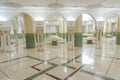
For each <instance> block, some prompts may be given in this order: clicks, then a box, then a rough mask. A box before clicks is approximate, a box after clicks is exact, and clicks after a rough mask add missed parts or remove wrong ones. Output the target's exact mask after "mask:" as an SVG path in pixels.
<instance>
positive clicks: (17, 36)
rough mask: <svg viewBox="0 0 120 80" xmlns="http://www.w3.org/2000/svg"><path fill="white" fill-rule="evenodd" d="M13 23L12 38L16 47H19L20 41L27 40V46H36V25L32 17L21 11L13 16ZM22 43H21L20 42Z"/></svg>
mask: <svg viewBox="0 0 120 80" xmlns="http://www.w3.org/2000/svg"><path fill="white" fill-rule="evenodd" d="M11 24H12V31H11V34H12V39H13V40H14V42H15V44H16V47H18V43H19V42H18V41H21V40H22V39H23V40H22V42H23V43H24V42H26V43H25V44H26V48H34V47H35V38H34V37H35V35H34V33H35V27H34V21H33V19H32V17H31V16H30V15H29V14H27V13H20V14H18V15H16V16H14V17H13V18H11ZM20 44H21V43H20Z"/></svg>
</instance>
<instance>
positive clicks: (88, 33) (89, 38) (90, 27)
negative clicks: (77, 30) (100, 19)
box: [82, 13, 96, 44]
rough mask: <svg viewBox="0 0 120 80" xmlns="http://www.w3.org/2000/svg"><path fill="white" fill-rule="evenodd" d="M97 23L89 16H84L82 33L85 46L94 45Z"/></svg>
mask: <svg viewBox="0 0 120 80" xmlns="http://www.w3.org/2000/svg"><path fill="white" fill-rule="evenodd" d="M95 30H96V28H95V21H94V18H93V17H92V16H90V15H89V14H86V13H84V14H82V33H83V44H86V43H87V44H92V43H94V37H95V32H96V31H95Z"/></svg>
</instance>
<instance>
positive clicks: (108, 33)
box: [104, 32, 117, 38]
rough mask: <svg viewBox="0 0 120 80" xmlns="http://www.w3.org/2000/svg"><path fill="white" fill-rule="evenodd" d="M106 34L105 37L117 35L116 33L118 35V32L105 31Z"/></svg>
mask: <svg viewBox="0 0 120 80" xmlns="http://www.w3.org/2000/svg"><path fill="white" fill-rule="evenodd" d="M104 34H105V37H106V38H109V35H112V36H116V35H117V33H116V32H106V33H104Z"/></svg>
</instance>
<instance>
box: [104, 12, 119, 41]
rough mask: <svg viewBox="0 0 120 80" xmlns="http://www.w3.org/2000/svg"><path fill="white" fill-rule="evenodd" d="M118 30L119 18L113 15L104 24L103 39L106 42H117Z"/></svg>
mask: <svg viewBox="0 0 120 80" xmlns="http://www.w3.org/2000/svg"><path fill="white" fill-rule="evenodd" d="M117 28H118V16H117V15H116V14H112V15H111V16H110V17H108V18H107V19H106V21H105V24H104V29H103V37H104V40H112V42H113V41H114V42H116V36H117Z"/></svg>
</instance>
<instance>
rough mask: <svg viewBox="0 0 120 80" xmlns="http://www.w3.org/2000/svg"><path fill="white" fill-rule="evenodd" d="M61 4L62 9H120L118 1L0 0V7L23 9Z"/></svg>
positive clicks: (119, 0) (119, 1)
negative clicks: (9, 5) (12, 6)
mask: <svg viewBox="0 0 120 80" xmlns="http://www.w3.org/2000/svg"><path fill="white" fill-rule="evenodd" d="M56 1H57V3H61V4H63V5H64V7H85V8H120V0H0V6H1V7H3V6H5V5H6V3H14V4H17V5H18V4H20V5H22V6H23V7H26V6H27V7H28V6H32V7H48V5H49V4H51V3H56Z"/></svg>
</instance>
